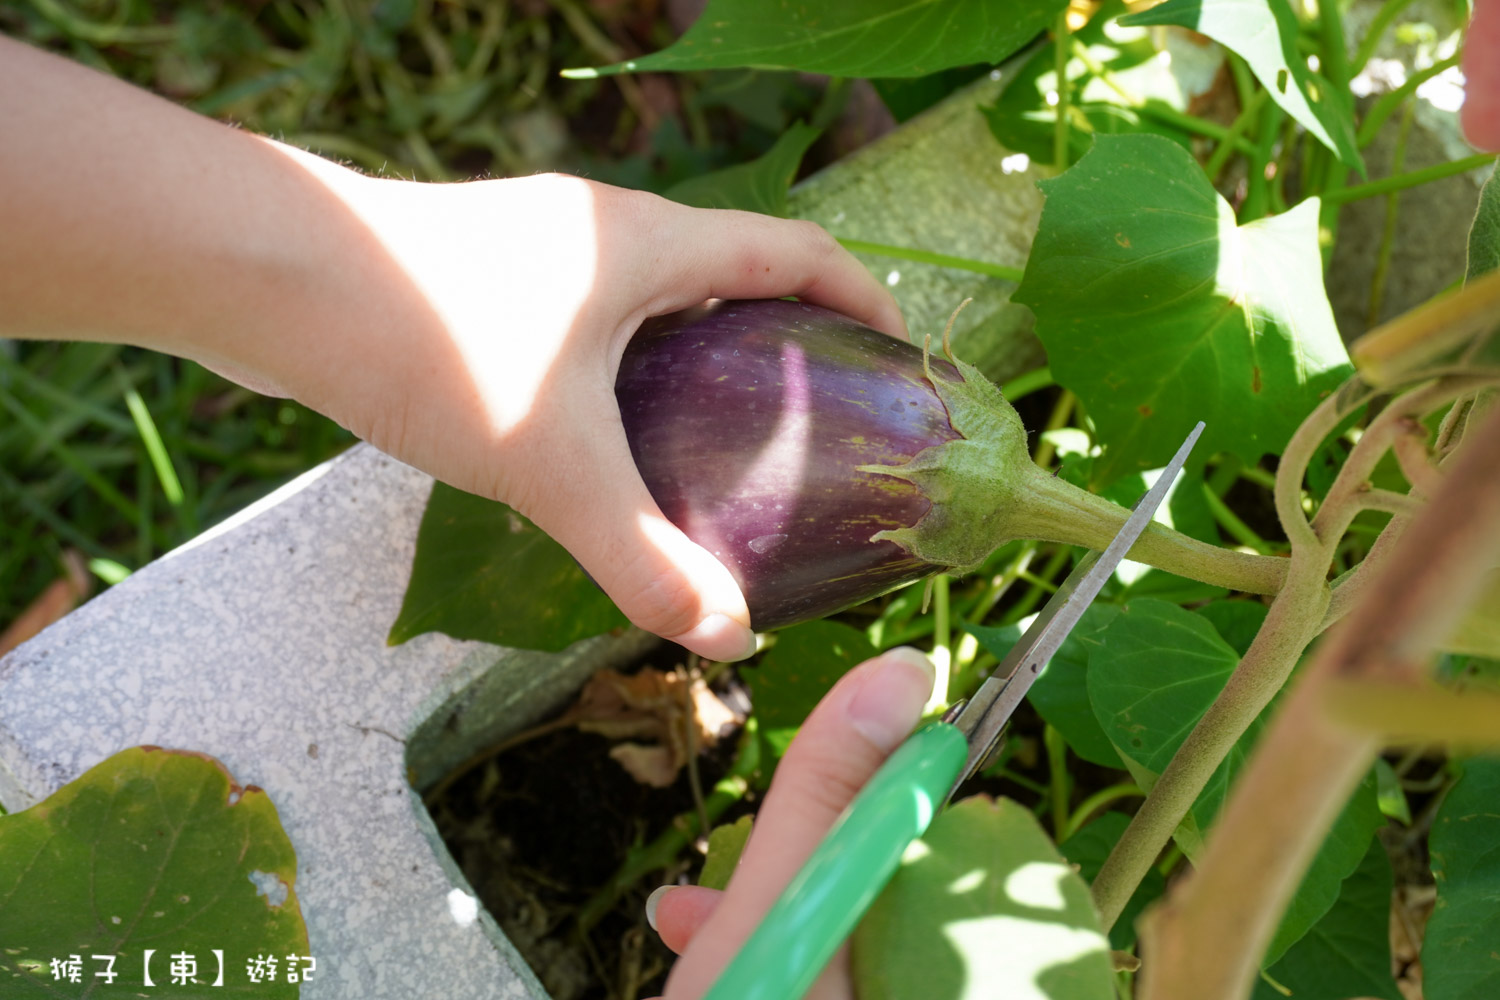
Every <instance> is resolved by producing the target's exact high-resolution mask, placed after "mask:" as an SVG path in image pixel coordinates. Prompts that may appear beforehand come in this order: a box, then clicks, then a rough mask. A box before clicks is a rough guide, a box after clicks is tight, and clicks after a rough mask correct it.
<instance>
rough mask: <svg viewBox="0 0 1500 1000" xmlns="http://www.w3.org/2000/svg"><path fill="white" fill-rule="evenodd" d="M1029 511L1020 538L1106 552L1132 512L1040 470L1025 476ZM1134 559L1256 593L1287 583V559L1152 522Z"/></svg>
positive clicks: (1019, 522)
mask: <svg viewBox="0 0 1500 1000" xmlns="http://www.w3.org/2000/svg"><path fill="white" fill-rule="evenodd" d="M1026 485H1027V487H1028V489H1027V500H1026V510H1025V511H1023V512H1017V514H1016V516H1015V517H1014V518H1013V519H1012V521H1011V524H1012V525H1013V526H1014V527H1015V528H1016V529H1017V530H1018V532H1019V534H1020V536H1021V537H1024V538H1035V539H1036V540H1037V541H1042V542H1064V543H1066V544H1069V545H1082V546H1085V547H1087V548H1091V549H1102V548H1104V547H1105V546H1106V545H1108V544H1109V541H1110V539H1112V538H1113V537H1114V536H1115V533H1116V532H1118V531H1119V530H1120V528H1121V527H1122V526H1123V525H1124V524H1125V519H1126V518H1128V517H1129V516H1130V511H1129V510H1128V509H1126V508H1124V507H1121V506H1120V505H1119V504H1116V503H1113V502H1112V501H1109V500H1106V499H1105V498H1104V497H1101V496H1098V495H1097V494H1094V493H1090V492H1088V491H1087V490H1082V489H1079V488H1078V487H1076V486H1074V485H1073V484H1072V483H1069V482H1066V481H1064V480H1062V479H1058V478H1056V477H1055V476H1052V475H1051V474H1050V473H1047V472H1045V471H1043V470H1042V469H1040V468H1037V467H1036V466H1032V467H1031V471H1028V472H1027V474H1026ZM1130 558H1131V559H1134V560H1135V561H1136V562H1143V563H1147V564H1149V565H1152V566H1155V567H1157V568H1158V569H1164V570H1166V571H1167V572H1169V573H1176V574H1177V575H1178V576H1185V577H1189V578H1191V579H1194V580H1199V581H1201V582H1203V583H1209V584H1213V585H1214V586H1218V587H1228V588H1229V589H1230V590H1243V591H1246V592H1247V593H1251V594H1274V593H1276V592H1278V591H1279V590H1280V589H1281V587H1282V584H1283V583H1284V581H1285V580H1286V572H1287V560H1285V559H1279V558H1276V557H1274V556H1261V555H1250V554H1248V553H1244V552H1237V551H1235V550H1233V549H1225V548H1220V547H1219V546H1217V545H1210V544H1208V543H1207V542H1200V541H1199V540H1198V539H1196V538H1190V537H1189V536H1187V535H1184V534H1182V533H1181V532H1178V531H1174V530H1173V529H1171V528H1168V527H1166V526H1165V525H1162V524H1157V523H1154V522H1153V523H1152V524H1150V525H1148V526H1147V528H1146V531H1145V533H1143V534H1142V535H1141V537H1140V539H1139V540H1138V541H1137V542H1136V543H1135V545H1134V546H1133V547H1132V548H1131V550H1130Z"/></svg>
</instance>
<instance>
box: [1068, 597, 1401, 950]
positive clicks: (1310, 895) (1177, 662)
mask: <svg viewBox="0 0 1500 1000" xmlns="http://www.w3.org/2000/svg"><path fill="white" fill-rule="evenodd" d="M1094 642H1095V644H1096V645H1095V646H1094V648H1093V650H1092V651H1091V653H1090V655H1089V664H1088V689H1089V699H1090V701H1091V702H1092V703H1093V706H1094V712H1095V714H1096V715H1097V716H1098V718H1099V724H1100V725H1101V726H1102V727H1103V729H1104V731H1105V733H1106V735H1108V736H1109V737H1110V739H1111V740H1113V741H1114V744H1115V746H1116V747H1117V748H1118V749H1119V751H1120V753H1121V754H1123V755H1125V756H1126V757H1128V758H1129V759H1130V761H1131V762H1132V763H1133V764H1135V765H1136V767H1137V768H1139V769H1141V770H1142V771H1144V772H1145V774H1146V776H1147V777H1148V778H1149V779H1151V780H1154V778H1155V777H1156V776H1159V775H1160V774H1161V773H1162V772H1163V771H1164V770H1165V769H1166V766H1167V764H1168V763H1169V762H1170V761H1171V759H1172V756H1173V755H1174V754H1175V753H1176V752H1177V749H1178V748H1179V747H1180V746H1181V745H1182V742H1183V741H1184V740H1185V739H1187V736H1188V734H1189V733H1190V732H1191V731H1192V729H1193V727H1194V726H1195V725H1196V724H1197V722H1198V720H1199V718H1201V717H1202V715H1203V713H1204V712H1206V711H1207V710H1208V707H1209V706H1210V705H1211V704H1212V703H1213V701H1214V699H1215V698H1217V697H1218V695H1219V692H1220V691H1221V690H1223V688H1224V684H1225V683H1226V682H1227V681H1228V680H1229V675H1230V673H1231V672H1232V671H1233V670H1234V668H1235V667H1236V666H1237V665H1238V664H1239V659H1240V658H1239V654H1238V653H1237V652H1236V651H1235V650H1234V648H1233V647H1231V646H1230V645H1229V644H1228V643H1226V642H1225V641H1224V639H1223V638H1222V637H1220V635H1219V634H1218V632H1217V631H1216V630H1215V629H1214V626H1213V624H1212V623H1211V622H1210V621H1209V620H1208V618H1206V617H1204V616H1201V615H1197V614H1194V613H1193V612H1191V611H1187V610H1185V609H1183V608H1180V607H1178V606H1176V605H1175V604H1168V603H1167V602H1165V601H1157V600H1151V599H1145V598H1143V599H1140V600H1133V601H1130V602H1129V603H1127V604H1126V605H1125V607H1124V610H1123V611H1122V612H1121V613H1120V614H1118V615H1116V616H1115V618H1114V620H1113V621H1111V622H1110V623H1109V625H1108V626H1107V627H1105V628H1104V629H1102V630H1101V631H1100V632H1098V633H1097V634H1096V635H1095V637H1094ZM1271 710H1274V707H1273V709H1271ZM1263 726H1264V715H1263V716H1262V719H1258V720H1256V722H1254V723H1253V724H1252V725H1251V726H1250V728H1249V729H1248V730H1247V731H1246V732H1245V734H1244V735H1243V736H1241V737H1240V739H1239V741H1238V742H1237V743H1236V744H1235V745H1234V746H1233V747H1232V748H1231V749H1230V751H1229V754H1228V755H1227V756H1226V757H1225V759H1224V761H1223V762H1222V763H1221V764H1220V765H1219V767H1218V769H1217V770H1216V771H1215V772H1214V775H1213V777H1212V778H1211V779H1210V780H1209V782H1208V784H1207V785H1206V786H1205V787H1204V789H1203V791H1202V793H1201V794H1200V795H1199V796H1198V800H1197V802H1196V803H1194V805H1193V808H1192V812H1191V818H1192V820H1193V823H1194V828H1195V829H1197V830H1206V829H1207V828H1208V826H1209V824H1210V823H1211V822H1212V821H1213V818H1214V817H1215V816H1216V815H1218V813H1219V810H1220V809H1221V808H1222V806H1223V804H1224V800H1225V799H1226V798H1227V797H1228V795H1229V791H1230V788H1231V787H1232V785H1233V783H1234V779H1235V777H1236V775H1237V774H1238V773H1239V771H1240V770H1241V769H1242V768H1243V767H1244V765H1245V761H1246V759H1247V758H1248V757H1249V755H1250V751H1251V749H1252V748H1253V747H1254V745H1255V740H1256V739H1257V738H1258V737H1259V735H1260V731H1261V729H1262V728H1263ZM1383 822H1384V818H1383V817H1382V816H1381V814H1380V808H1379V805H1378V803H1377V799H1376V794H1375V783H1374V781H1373V779H1369V778H1367V779H1366V780H1365V781H1364V782H1363V783H1362V784H1361V785H1360V786H1359V788H1358V789H1356V790H1355V793H1354V795H1353V796H1351V798H1350V800H1349V803H1348V804H1347V805H1346V806H1345V807H1344V810H1343V812H1342V813H1341V814H1340V816H1339V818H1338V819H1337V820H1336V821H1335V822H1334V824H1333V828H1332V829H1331V830H1330V831H1329V833H1328V837H1327V838H1326V839H1325V840H1324V842H1323V846H1322V847H1321V848H1320V849H1319V851H1318V854H1317V855H1316V857H1314V859H1313V862H1312V864H1311V866H1310V867H1309V868H1308V871H1307V874H1306V875H1304V876H1303V879H1302V883H1301V885H1300V886H1298V889H1297V892H1296V894H1295V896H1294V897H1293V898H1292V902H1291V904H1290V905H1289V906H1288V908H1287V912H1286V913H1285V914H1284V915H1283V917H1282V921H1281V925H1280V927H1279V928H1278V929H1277V932H1276V936H1275V938H1274V939H1273V941H1272V943H1271V946H1270V948H1269V949H1268V951H1267V954H1266V959H1265V961H1266V962H1267V963H1271V962H1275V961H1276V960H1277V959H1278V958H1279V957H1280V956H1281V955H1282V953H1284V952H1285V951H1286V949H1287V947H1289V946H1290V945H1291V944H1292V943H1293V942H1295V941H1296V940H1298V939H1299V938H1301V937H1302V935H1303V934H1305V933H1306V932H1307V930H1308V928H1310V927H1311V926H1312V925H1313V924H1314V923H1316V922H1317V921H1318V919H1319V918H1321V917H1322V915H1323V914H1324V913H1326V912H1327V911H1328V908H1329V907H1330V906H1332V905H1333V902H1334V900H1335V899H1336V898H1337V897H1338V893H1339V886H1340V885H1341V884H1342V883H1343V881H1344V879H1345V878H1346V877H1347V876H1348V875H1349V873H1350V872H1351V871H1353V870H1354V868H1355V866H1356V865H1358V864H1359V861H1360V859H1361V858H1362V857H1364V854H1365V849H1366V848H1367V847H1368V846H1369V844H1370V840H1371V838H1372V837H1374V835H1375V830H1376V829H1377V828H1378V827H1379V826H1380V825H1381V824H1382V823H1383ZM1183 841H1184V843H1183V847H1184V850H1186V851H1187V852H1188V855H1189V856H1192V855H1193V854H1195V853H1197V850H1198V847H1199V844H1198V842H1197V841H1196V839H1195V838H1192V837H1187V838H1183Z"/></svg>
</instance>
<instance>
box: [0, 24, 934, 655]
mask: <svg viewBox="0 0 1500 1000" xmlns="http://www.w3.org/2000/svg"><path fill="white" fill-rule="evenodd" d="M0 134H3V135H4V136H6V139H7V141H6V142H4V143H0V303H3V308H0V336H4V337H17V338H19V337H49V338H56V339H92V340H105V341H114V342H123V343H133V344H139V345H143V346H148V347H154V348H157V349H159V350H163V351H168V352H171V353H174V354H177V355H179V356H182V357H188V358H193V359H195V360H197V361H200V362H202V363H203V364H205V365H207V366H208V367H210V368H213V369H215V370H217V371H220V372H222V373H224V374H226V375H228V376H229V377H231V378H233V379H235V380H236V381H239V382H240V383H241V384H244V385H247V386H249V387H251V388H254V389H257V390H259V391H263V392H269V393H274V394H279V395H286V396H291V397H294V398H296V399H299V400H301V401H303V402H305V403H307V404H308V405H310V406H312V407H314V408H315V409H318V410H320V411H321V412H323V413H326V414H328V415H329V416H331V417H333V418H334V419H335V420H338V421H339V422H340V423H342V424H344V425H345V426H346V427H348V428H350V429H351V430H353V431H354V432H355V433H356V434H358V435H359V436H360V437H363V438H365V439H366V440H369V441H371V442H372V443H374V444H375V445H377V446H378V447H380V448H382V449H383V450H385V451H387V452H389V453H390V454H392V455H394V456H396V457H397V458H399V459H401V460H402V461H405V462H408V463H410V464H412V465H415V466H417V467H418V468H421V469H423V470H424V471H426V472H429V473H431V474H433V475H435V476H437V477H438V478H439V479H442V480H444V481H446V482H448V483H451V484H453V485H454V486H457V487H459V488H462V489H466V490H469V491H472V492H475V493H480V494H483V495H486V496H489V497H492V498H495V499H498V500H504V501H506V502H507V503H509V504H511V505H512V506H514V507H516V508H517V509H519V510H520V511H521V512H522V513H524V514H526V515H527V516H528V517H530V518H532V519H533V520H534V521H535V522H536V523H537V524H539V525H540V526H541V527H542V528H543V529H544V530H546V531H548V532H549V533H551V534H552V535H553V536H554V537H556V538H557V539H558V540H559V541H561V542H562V543H563V544H564V545H565V546H567V547H568V548H569V549H570V550H571V551H572V552H573V554H574V555H575V556H576V557H577V558H578V560H579V561H580V562H581V563H582V564H583V566H584V567H585V569H587V570H588V571H589V573H590V574H591V575H592V576H593V577H594V579H595V580H597V581H598V582H599V583H600V584H601V585H602V586H603V587H604V589H605V590H606V591H608V592H609V594H610V596H611V597H613V598H614V599H615V601H616V602H617V603H618V604H619V605H620V607H621V608H622V609H623V610H624V611H625V613H626V614H627V615H629V616H630V617H631V619H632V620H634V621H635V622H636V623H637V624H638V625H640V626H642V627H643V628H646V629H649V630H651V631H653V632H657V633H659V634H662V635H665V636H668V637H673V638H676V639H677V640H678V641H679V642H682V643H683V644H684V645H686V646H688V647H689V648H691V649H693V650H694V651H696V652H698V653H701V654H703V655H705V656H708V657H712V658H715V659H733V658H737V657H740V656H743V655H746V654H748V653H749V651H750V648H751V642H752V639H751V635H750V632H749V630H748V628H747V625H748V621H749V619H748V614H747V611H746V608H745V604H744V600H743V599H742V597H741V595H740V593H739V590H738V588H737V587H736V585H735V583H734V580H733V579H732V578H731V577H730V575H729V574H728V573H727V572H726V571H725V569H724V568H723V567H722V566H721V565H720V564H719V563H718V562H717V561H715V560H714V559H713V558H712V557H711V556H710V555H708V554H707V553H706V552H704V551H703V550H702V549H701V548H699V547H698V546H697V545H695V544H693V543H692V542H690V541H689V540H688V539H687V538H686V537H685V536H684V535H682V533H681V532H679V531H678V530H677V528H675V527H674V526H673V525H672V524H671V522H669V521H668V520H667V519H666V518H664V517H663V516H662V514H661V512H660V511H659V510H658V509H657V507H656V504H655V503H654V502H653V501H652V499H651V496H650V494H649V493H648V492H647V491H646V488H645V486H644V485H642V483H641V480H640V477H639V475H637V473H636V470H635V467H634V465H633V464H632V462H631V459H630V453H629V450H628V448H627V445H626V442H625V436H624V433H623V431H622V430H621V427H620V420H619V414H618V411H617V409H616V406H615V401H614V394H613V390H614V382H615V371H616V368H617V366H618V363H619V358H620V355H621V352H622V351H623V350H624V348H625V344H626V341H627V340H628V339H629V338H630V335H631V334H632V333H634V332H635V329H636V328H637V327H638V326H639V325H640V323H641V322H642V321H643V320H644V319H645V318H646V317H648V316H653V315H657V314H660V313H666V312H671V311H673V310H677V309H682V308H685V307H687V306H692V305H696V304H698V303H700V302H702V301H703V300H705V299H708V298H712V297H729V298H753V297H767V296H769V297H775V296H782V295H798V296H801V297H802V298H804V299H807V300H809V301H812V302H817V303H820V304H822V305H826V306H829V307H830V308H833V309H837V310H839V311H841V312H844V313H847V314H848V315H850V316H853V317H855V318H856V319H859V320H861V321H863V322H866V323H869V324H870V325H872V326H875V327H877V328H879V329H882V330H884V331H885V332H887V333H891V334H896V335H902V334H904V332H905V331H904V328H903V325H902V321H901V318H900V314H899V312H898V311H897V308H896V305H895V302H894V300H892V298H891V297H890V295H889V294H888V293H887V291H886V290H885V288H884V287H883V286H882V285H881V284H880V283H879V282H877V281H876V280H875V279H874V278H872V277H871V276H870V275H869V274H868V272H866V271H865V269H864V268H863V267H862V266H860V265H859V264H858V263H857V262H856V261H855V260H854V258H853V257H852V256H850V255H849V254H848V253H846V252H845V251H843V250H842V249H840V248H839V247H838V245H837V244H836V243H835V242H834V241H833V240H832V239H831V238H830V237H829V236H828V234H826V233H824V232H823V231H822V230H821V229H818V228H817V227H816V226H813V225H811V224H809V223H800V222H788V221H783V220H778V219H771V218H766V217H764V216H758V215H752V214H748V213H741V212H720V211H704V210H698V209H690V208H685V207H682V206H679V205H675V204H672V203H670V202H667V201H664V200H663V199H661V198H657V197H655V196H653V195H649V194H644V193H640V192H631V191H625V190H622V189H618V188H612V187H608V186H606V185H602V184H594V183H590V182H587V181H583V180H579V179H575V178H567V177H560V176H537V177H527V178H521V179H515V180H496V181H478V182H473V183H468V184H452V185H438V184H419V183H415V182H411V181H403V180H393V179H380V178H370V177H365V176H362V175H360V174H357V173H355V172H354V171H352V170H349V169H346V168H345V167H342V166H339V165H337V164H335V163H332V162H329V161H327V160H324V159H321V158H319V157H316V156H313V155H311V154H309V153H306V152H304V151H302V150H298V149H294V148H292V147H289V146H286V145H283V144H280V143H276V142H272V141H270V140H268V139H265V138H262V137H257V136H253V135H249V134H247V133H244V132H241V131H238V130H235V129H231V128H228V127H225V126H224V125H221V124H219V123H216V122H214V121H211V120H210V119H207V118H204V117H201V116H198V115H195V114H193V113H191V112H189V111H187V110H185V109H183V108H180V107H177V106H176V105H173V104H171V103H169V102H167V101H165V100H162V99H160V98H157V97H154V96H152V95H150V94H148V93H146V92H145V91H141V90H138V89H136V88H134V87H131V86H129V85H127V84H125V83H123V82H121V81H119V80H116V79H113V78H111V77H107V76H104V75H103V74H99V73H96V72H93V71H92V70H89V69H85V68H84V67H82V66H79V65H77V64H74V63H71V62H69V61H67V60H64V59H60V58H57V57H55V56H51V55H48V54H45V53H43V52H40V51H38V50H36V49H33V48H31V47H30V46H27V45H23V44H21V43H18V42H14V41H11V40H9V39H5V38H3V37H0ZM518 583H520V584H522V585H524V583H525V581H518Z"/></svg>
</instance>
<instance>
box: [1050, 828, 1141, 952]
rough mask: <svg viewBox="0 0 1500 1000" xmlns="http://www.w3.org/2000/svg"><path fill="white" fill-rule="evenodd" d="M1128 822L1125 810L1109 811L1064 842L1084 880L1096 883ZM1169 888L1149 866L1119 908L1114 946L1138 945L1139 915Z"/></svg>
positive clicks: (1122, 948)
mask: <svg viewBox="0 0 1500 1000" xmlns="http://www.w3.org/2000/svg"><path fill="white" fill-rule="evenodd" d="M1129 825H1130V817H1129V816H1126V815H1125V814H1124V813H1121V812H1107V813H1105V814H1104V815H1103V816H1100V817H1099V818H1098V819H1096V820H1094V821H1093V822H1091V823H1089V824H1088V825H1087V826H1085V827H1083V829H1081V830H1079V831H1078V832H1077V833H1075V834H1073V836H1071V837H1069V838H1068V839H1067V840H1065V841H1063V842H1062V843H1061V844H1059V845H1058V847H1059V848H1060V849H1061V850H1062V852H1063V855H1064V856H1065V857H1066V858H1067V859H1068V863H1069V864H1073V865H1077V866H1078V874H1079V875H1082V876H1083V879H1084V881H1085V882H1093V881H1094V879H1095V878H1096V877H1097V876H1098V874H1099V869H1101V868H1103V867H1104V862H1105V859H1106V858H1108V857H1109V852H1110V851H1112V850H1114V847H1115V845H1116V844H1117V843H1119V842H1120V837H1121V836H1122V835H1123V834H1124V833H1125V828H1126V827H1127V826H1129ZM1166 889H1167V880H1166V878H1165V877H1164V876H1163V875H1162V873H1161V872H1159V871H1157V870H1156V869H1155V868H1152V869H1149V870H1148V871H1147V872H1146V877H1145V878H1143V879H1141V883H1140V885H1138V886H1136V887H1135V892H1133V893H1131V894H1130V901H1129V902H1127V903H1126V904H1125V908H1124V909H1123V910H1121V911H1120V917H1119V919H1118V920H1116V921H1115V925H1114V926H1113V927H1111V928H1110V929H1109V943H1110V946H1111V947H1113V948H1115V949H1117V950H1119V951H1128V950H1130V948H1131V947H1132V946H1133V945H1134V944H1135V921H1136V918H1137V917H1139V916H1140V915H1141V911H1143V910H1144V909H1145V908H1146V907H1147V906H1148V905H1149V904H1150V903H1151V902H1152V901H1154V900H1155V899H1156V898H1157V897H1159V896H1160V895H1161V894H1162V893H1163V892H1165V891H1166Z"/></svg>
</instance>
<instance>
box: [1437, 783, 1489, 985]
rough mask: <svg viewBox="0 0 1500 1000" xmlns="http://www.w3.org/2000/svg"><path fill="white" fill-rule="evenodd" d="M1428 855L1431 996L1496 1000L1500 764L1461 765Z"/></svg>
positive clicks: (1441, 811) (1441, 808) (1439, 818)
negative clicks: (1433, 889)
mask: <svg viewBox="0 0 1500 1000" xmlns="http://www.w3.org/2000/svg"><path fill="white" fill-rule="evenodd" d="M1428 849H1429V852H1430V854H1431V856H1432V877H1433V878H1434V879H1435V880H1436V881H1437V905H1436V906H1435V907H1434V908H1433V911H1432V917H1431V918H1430V919H1429V920H1428V921H1427V932H1426V936H1425V937H1424V938H1423V940H1422V987H1423V990H1424V992H1425V995H1426V998H1427V1000H1493V998H1494V997H1496V996H1500V932H1497V931H1496V923H1495V914H1496V906H1497V904H1500V758H1497V757H1474V758H1471V759H1470V760H1467V761H1465V762H1464V764H1463V777H1461V778H1459V780H1458V782H1457V783H1456V784H1455V785H1454V786H1453V789H1452V790H1451V791H1450V792H1449V793H1448V797H1447V798H1446V799H1444V800H1443V804H1442V806H1440V807H1439V808H1438V813H1437V817H1436V818H1435V819H1434V820H1433V824H1432V834H1431V835H1430V837H1429V841H1428Z"/></svg>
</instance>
